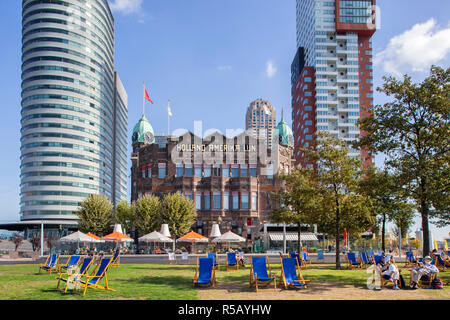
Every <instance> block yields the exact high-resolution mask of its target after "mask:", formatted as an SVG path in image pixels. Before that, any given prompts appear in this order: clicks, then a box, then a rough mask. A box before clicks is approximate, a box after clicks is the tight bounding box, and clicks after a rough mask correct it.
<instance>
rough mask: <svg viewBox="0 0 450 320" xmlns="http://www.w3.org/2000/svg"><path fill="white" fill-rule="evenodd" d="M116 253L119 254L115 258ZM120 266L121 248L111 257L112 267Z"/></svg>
mask: <svg viewBox="0 0 450 320" xmlns="http://www.w3.org/2000/svg"><path fill="white" fill-rule="evenodd" d="M116 253H117V256H116V258H114V256H115V255H116ZM118 266H120V250H119V249H117V250H116V251H115V252H114V253H113V255H112V257H111V267H118Z"/></svg>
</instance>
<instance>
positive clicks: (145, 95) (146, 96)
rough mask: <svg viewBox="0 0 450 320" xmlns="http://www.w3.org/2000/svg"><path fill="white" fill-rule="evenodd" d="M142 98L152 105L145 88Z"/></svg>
mask: <svg viewBox="0 0 450 320" xmlns="http://www.w3.org/2000/svg"><path fill="white" fill-rule="evenodd" d="M144 98H145V100H147V101H150V102H151V103H152V104H154V103H153V101H152V100H151V99H150V97H149V96H148V93H147V89H145V88H144Z"/></svg>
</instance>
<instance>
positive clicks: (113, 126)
mask: <svg viewBox="0 0 450 320" xmlns="http://www.w3.org/2000/svg"><path fill="white" fill-rule="evenodd" d="M22 24H23V28H22V119H21V164H20V168H21V186H20V187H21V209H20V210H21V212H20V213H21V220H36V219H44V218H45V219H50V220H51V219H63V220H70V219H76V216H74V214H73V212H74V211H76V209H77V207H78V205H79V203H80V202H81V201H82V200H84V199H85V198H86V197H87V196H88V195H89V194H102V195H106V196H107V197H108V198H110V199H111V201H113V202H114V203H116V202H117V201H119V200H120V199H122V198H125V197H126V191H127V190H126V188H127V187H126V186H127V181H126V179H127V176H126V172H127V169H126V166H127V121H128V120H127V119H128V118H127V113H128V112H127V95H126V92H125V89H124V87H123V85H122V84H121V82H120V79H119V77H118V76H117V74H116V73H115V72H114V18H113V16H112V14H111V11H110V9H109V6H108V3H107V0H64V1H59V0H23V22H22Z"/></svg>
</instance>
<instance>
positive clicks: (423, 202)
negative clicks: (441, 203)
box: [420, 178, 430, 257]
mask: <svg viewBox="0 0 450 320" xmlns="http://www.w3.org/2000/svg"><path fill="white" fill-rule="evenodd" d="M426 187H427V186H426V179H425V178H423V179H421V184H420V189H421V194H420V198H421V199H420V215H421V216H422V234H423V256H424V257H425V256H427V255H429V254H430V226H429V223H428V218H429V217H428V216H429V210H430V208H429V206H428V202H427V197H426Z"/></svg>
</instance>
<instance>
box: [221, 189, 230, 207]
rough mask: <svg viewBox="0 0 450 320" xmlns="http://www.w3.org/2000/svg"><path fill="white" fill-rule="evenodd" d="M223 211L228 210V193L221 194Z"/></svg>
mask: <svg viewBox="0 0 450 320" xmlns="http://www.w3.org/2000/svg"><path fill="white" fill-rule="evenodd" d="M223 209H224V210H229V209H230V194H229V193H228V192H224V193H223Z"/></svg>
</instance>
